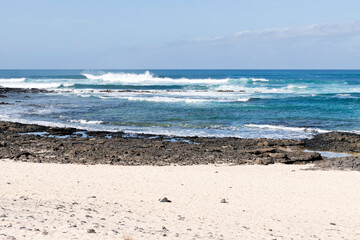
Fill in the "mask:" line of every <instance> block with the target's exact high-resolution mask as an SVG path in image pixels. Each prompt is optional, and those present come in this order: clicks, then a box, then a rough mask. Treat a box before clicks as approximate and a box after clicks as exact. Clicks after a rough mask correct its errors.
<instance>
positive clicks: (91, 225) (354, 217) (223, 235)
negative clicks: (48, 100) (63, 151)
mask: <svg viewBox="0 0 360 240" xmlns="http://www.w3.org/2000/svg"><path fill="white" fill-rule="evenodd" d="M308 166H309V165H305V166H304V165H282V164H274V165H268V166H261V165H241V166H226V165H198V166H163V167H156V166H111V165H91V166H87V165H76V164H49V163H42V164H38V163H26V162H13V161H10V160H1V161H0V169H1V174H0V207H1V208H0V239H134V240H135V239H360V220H359V219H360V209H359V206H358V204H359V202H360V185H359V183H360V173H359V172H356V171H353V172H350V171H304V170H302V169H304V168H307V167H308ZM163 197H167V198H168V199H169V200H170V201H171V202H160V201H159V199H161V198H163ZM222 199H225V200H226V203H222Z"/></svg>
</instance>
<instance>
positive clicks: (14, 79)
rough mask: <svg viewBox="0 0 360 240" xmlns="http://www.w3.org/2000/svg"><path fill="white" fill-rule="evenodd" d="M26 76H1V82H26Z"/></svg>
mask: <svg viewBox="0 0 360 240" xmlns="http://www.w3.org/2000/svg"><path fill="white" fill-rule="evenodd" d="M25 79H26V78H0V84H1V83H18V82H24V81H25Z"/></svg>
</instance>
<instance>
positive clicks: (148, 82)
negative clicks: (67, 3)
mask: <svg viewBox="0 0 360 240" xmlns="http://www.w3.org/2000/svg"><path fill="white" fill-rule="evenodd" d="M0 86H3V87H11V88H40V89H47V90H52V91H53V92H51V93H31V94H29V93H17V94H15V93H12V94H11V96H10V97H8V98H1V99H0V100H1V102H4V103H10V104H1V105H0V120H3V121H13V122H21V123H35V124H41V125H46V126H59V127H76V128H81V129H87V130H96V131H124V132H127V133H129V134H132V133H148V134H162V135H171V136H211V137H241V138H290V139H301V138H309V137H311V136H312V135H314V134H318V133H326V132H329V131H346V132H355V133H360V70H0Z"/></svg>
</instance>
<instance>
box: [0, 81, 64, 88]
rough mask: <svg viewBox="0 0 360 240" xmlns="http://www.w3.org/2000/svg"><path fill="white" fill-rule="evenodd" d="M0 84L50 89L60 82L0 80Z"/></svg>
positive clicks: (56, 86) (59, 84)
mask: <svg viewBox="0 0 360 240" xmlns="http://www.w3.org/2000/svg"><path fill="white" fill-rule="evenodd" d="M0 86H3V87H6V88H39V89H52V88H58V87H60V86H61V83H34V82H20V81H18V82H0Z"/></svg>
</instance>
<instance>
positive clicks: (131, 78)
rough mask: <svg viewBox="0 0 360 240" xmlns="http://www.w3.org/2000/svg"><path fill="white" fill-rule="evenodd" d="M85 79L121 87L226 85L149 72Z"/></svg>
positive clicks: (86, 75)
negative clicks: (158, 75)
mask: <svg viewBox="0 0 360 240" xmlns="http://www.w3.org/2000/svg"><path fill="white" fill-rule="evenodd" d="M83 75H84V76H85V77H86V78H87V79H91V80H102V81H103V82H104V83H120V84H123V85H188V84H204V85H208V84H227V83H228V82H229V80H230V79H229V78H226V79H212V78H207V79H196V78H195V79H190V78H169V77H163V78H162V77H157V76H154V75H153V74H152V73H150V72H149V71H146V72H145V73H141V74H135V73H104V74H101V75H93V74H87V73H84V74H83Z"/></svg>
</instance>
